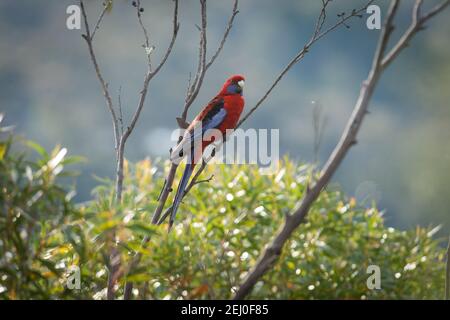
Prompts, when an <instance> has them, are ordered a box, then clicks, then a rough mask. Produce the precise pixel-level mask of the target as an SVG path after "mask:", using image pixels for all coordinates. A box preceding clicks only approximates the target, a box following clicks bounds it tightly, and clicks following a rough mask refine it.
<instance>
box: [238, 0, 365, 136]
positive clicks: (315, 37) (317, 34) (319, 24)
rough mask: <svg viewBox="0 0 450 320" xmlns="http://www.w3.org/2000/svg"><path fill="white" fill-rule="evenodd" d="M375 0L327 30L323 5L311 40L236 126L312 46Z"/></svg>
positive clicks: (251, 112)
mask: <svg viewBox="0 0 450 320" xmlns="http://www.w3.org/2000/svg"><path fill="white" fill-rule="evenodd" d="M373 1H374V0H370V1H368V2H367V3H366V4H365V5H364V6H363V7H361V8H359V9H357V10H353V11H352V12H351V13H350V14H348V15H347V16H343V17H341V19H340V20H339V21H338V22H336V23H335V24H334V25H333V26H331V27H329V28H328V29H326V30H325V31H322V32H321V30H322V27H323V24H324V21H325V18H326V13H325V10H324V9H325V8H326V7H322V10H321V11H320V14H319V16H318V18H317V22H316V27H315V28H314V32H313V35H312V37H311V38H310V40H309V41H308V42H307V43H306V44H305V45H304V46H303V48H302V49H301V50H300V51H299V52H297V54H296V55H295V56H294V57H293V58H292V59H291V61H290V62H289V63H288V64H287V65H286V66H285V67H284V68H283V70H282V71H281V72H280V74H279V75H278V76H277V77H276V78H275V80H274V82H273V83H272V84H271V86H270V87H269V89H268V90H267V91H266V92H265V93H264V95H263V96H262V97H261V98H260V99H259V100H258V101H257V102H256V104H255V106H253V107H252V108H251V109H250V110H249V111H248V112H247V114H246V115H245V116H244V117H242V119H241V120H240V121H239V123H238V124H237V126H236V128H238V127H240V126H241V125H242V124H243V123H244V122H245V121H246V120H247V119H248V118H249V117H250V116H251V115H252V114H253V112H255V111H256V110H257V109H258V108H259V106H260V105H261V104H262V103H263V102H264V101H265V100H266V99H267V97H268V96H269V95H270V94H271V93H272V91H273V89H275V87H276V86H277V85H278V83H279V82H280V81H281V79H283V77H284V76H285V75H286V73H288V71H289V70H290V69H291V68H292V67H293V66H294V65H295V64H297V62H299V61H300V60H302V59H303V58H304V56H305V55H306V54H307V53H308V52H309V50H310V48H311V47H312V46H313V45H314V44H315V43H316V42H317V41H319V40H320V39H322V38H323V37H324V36H326V35H327V34H329V33H331V32H332V31H334V30H335V29H336V28H338V27H340V26H341V25H344V24H345V22H346V21H347V20H349V19H351V18H353V17H359V16H360V13H361V12H363V11H364V10H366V8H367V7H368V6H369V5H370V4H371V3H372V2H373ZM328 2H329V1H326V2H325V3H324V6H326V5H328Z"/></svg>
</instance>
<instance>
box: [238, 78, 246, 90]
mask: <svg viewBox="0 0 450 320" xmlns="http://www.w3.org/2000/svg"><path fill="white" fill-rule="evenodd" d="M244 84H245V81H244V80H241V81H238V86H239V87H241V89H244Z"/></svg>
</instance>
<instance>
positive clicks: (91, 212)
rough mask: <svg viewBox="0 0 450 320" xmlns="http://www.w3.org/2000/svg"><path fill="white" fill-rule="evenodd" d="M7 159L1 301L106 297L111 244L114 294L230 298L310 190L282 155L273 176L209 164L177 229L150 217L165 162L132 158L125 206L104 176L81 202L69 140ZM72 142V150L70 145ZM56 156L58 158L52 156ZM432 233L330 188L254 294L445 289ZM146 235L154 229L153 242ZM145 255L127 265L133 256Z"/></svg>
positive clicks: (377, 294) (420, 293)
mask: <svg viewBox="0 0 450 320" xmlns="http://www.w3.org/2000/svg"><path fill="white" fill-rule="evenodd" d="M6 145H7V148H6V149H5V153H4V157H3V158H2V160H0V166H1V169H0V179H1V186H0V187H1V190H2V193H1V195H0V203H1V208H0V212H1V214H0V298H7V299H15V298H25V299H26V298H35V299H37V298H52V299H56V298H85V299H102V298H105V293H106V292H105V286H106V281H107V275H108V272H107V263H108V260H109V259H108V257H109V253H110V250H111V248H112V247H113V245H114V243H117V245H118V248H119V251H120V259H121V263H120V266H121V267H120V278H119V285H118V290H117V296H118V297H120V296H121V295H122V294H123V291H122V290H123V289H122V288H123V285H124V283H125V281H126V280H132V281H134V282H135V290H134V292H133V293H134V295H135V297H136V298H142V299H144V298H145V299H150V298H154V299H169V298H170V299H208V298H230V297H231V295H232V291H233V290H234V289H235V288H236V287H237V286H238V285H239V283H240V282H241V280H242V278H243V277H244V276H245V274H246V272H247V271H248V270H249V269H250V268H251V267H252V266H253V265H254V264H255V261H256V259H257V258H258V256H259V253H260V251H261V249H262V248H263V247H264V245H265V244H266V243H267V242H268V241H270V239H271V238H272V237H273V235H274V234H275V232H276V231H277V230H278V229H279V227H280V225H281V224H282V223H283V217H284V215H285V214H287V213H288V212H290V211H291V210H292V208H293V206H294V204H295V203H296V202H297V201H298V199H300V198H301V196H302V194H303V192H304V190H305V185H306V183H307V181H308V180H310V179H313V178H314V177H313V176H311V172H312V170H311V167H309V166H307V165H298V164H295V163H293V162H291V161H289V160H288V159H285V160H284V161H283V162H282V163H280V166H279V168H278V170H277V172H276V173H275V174H272V175H261V174H260V173H259V171H258V169H257V168H256V167H255V166H225V165H211V166H209V168H208V169H207V170H206V171H207V172H205V173H204V174H205V176H209V175H210V174H214V179H213V180H212V181H211V182H208V183H201V184H198V185H196V186H195V187H194V188H193V189H192V191H191V193H190V194H189V195H188V196H187V197H186V199H185V200H184V202H183V204H182V205H181V207H180V210H179V213H178V216H177V219H176V224H175V226H174V229H173V231H172V232H171V233H169V234H168V233H167V232H166V230H167V226H166V225H162V226H160V227H155V226H152V225H150V223H149V221H150V220H151V214H152V212H153V210H154V208H155V207H156V205H157V197H158V194H159V191H160V189H161V187H162V183H163V176H164V174H165V173H166V172H163V171H167V170H168V163H166V164H164V165H162V164H154V163H152V162H151V161H150V160H144V161H141V162H139V163H137V164H135V165H131V164H129V163H126V164H125V177H126V180H125V186H124V195H123V196H124V199H123V204H122V205H121V206H120V207H118V206H114V205H112V203H113V190H114V188H113V182H112V181H109V180H107V179H105V180H102V181H101V182H100V185H99V186H98V187H97V188H96V189H95V190H94V191H93V197H94V199H93V200H92V201H91V202H89V203H85V204H83V205H79V206H78V207H77V206H75V205H74V204H73V202H72V201H71V200H70V193H68V192H67V191H65V190H64V189H63V188H61V186H60V185H59V184H58V177H59V176H61V175H64V174H66V171H65V170H62V169H63V168H62V166H63V165H64V164H67V162H70V161H71V160H70V159H69V160H67V159H65V160H64V159H63V157H61V152H63V151H62V150H61V149H55V150H54V151H53V152H52V153H50V154H47V153H46V151H45V150H44V149H42V148H41V147H39V146H37V145H36V144H33V143H28V144H27V145H28V148H33V149H34V150H36V151H37V152H38V153H39V154H40V157H39V158H38V160H36V161H29V160H27V159H26V157H25V156H24V154H22V153H14V152H12V151H11V148H10V142H8V143H7V144H6ZM63 150H64V149H63ZM55 158H56V160H58V159H59V161H56V160H55ZM433 233H434V230H431V229H429V228H419V227H418V228H416V229H415V230H410V231H400V230H396V229H393V228H387V227H385V226H384V222H383V217H382V213H381V212H379V211H378V210H377V208H375V207H371V208H363V207H360V206H359V205H358V204H357V203H356V202H355V200H354V199H351V198H350V199H348V198H346V197H345V196H344V195H343V194H342V193H341V192H340V191H339V190H338V189H336V188H331V187H329V188H328V189H327V190H326V191H325V192H323V193H322V195H321V196H320V198H319V199H318V201H317V202H316V203H315V204H314V206H313V208H312V210H311V212H310V214H309V215H308V219H307V222H306V223H305V224H303V225H301V226H300V227H299V229H298V230H297V231H296V232H295V234H294V236H293V237H292V239H291V240H290V241H289V242H288V243H287V245H286V247H285V248H284V250H283V252H282V255H281V257H280V260H279V261H278V262H277V263H276V264H275V266H274V268H273V269H272V270H271V271H270V272H269V273H268V274H266V275H265V276H264V277H263V279H262V280H261V281H259V282H258V283H257V285H256V287H255V288H254V290H253V291H252V294H251V296H249V298H262V299H265V298H277V299H324V298H327V299H331V298H338V299H390V298H394V299H397V298H418V299H430V298H442V296H443V292H444V288H443V287H444V269H445V265H444V261H443V260H444V250H443V249H442V248H441V247H440V243H439V241H437V240H434V239H432V235H433ZM144 236H149V237H150V242H149V244H148V246H147V247H146V248H142V247H141V241H142V239H143V237H144ZM136 252H139V253H140V254H141V255H142V259H141V261H140V263H139V264H138V265H137V266H136V268H134V269H133V270H128V266H129V265H130V261H131V260H132V258H133V256H134V254H135V253H136ZM372 264H374V265H378V266H379V267H380V268H381V278H382V280H381V290H369V289H368V288H367V286H366V280H367V278H368V276H369V275H368V274H367V273H366V268H367V267H368V266H369V265H372ZM73 265H76V266H78V267H79V268H80V270H81V289H80V290H76V289H74V290H69V289H67V287H66V280H65V279H66V277H67V274H68V268H69V267H70V266H73Z"/></svg>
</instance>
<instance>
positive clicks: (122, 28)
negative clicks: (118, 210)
mask: <svg viewBox="0 0 450 320" xmlns="http://www.w3.org/2000/svg"><path fill="white" fill-rule="evenodd" d="M240 2H241V3H240V13H239V15H238V17H237V20H236V24H235V27H234V29H233V31H232V32H231V34H230V37H229V39H228V42H227V44H226V45H225V48H224V51H223V53H222V55H221V56H220V57H219V59H218V60H217V62H216V63H215V64H214V66H213V67H212V68H211V69H210V72H209V73H208V74H207V76H206V80H205V84H204V86H203V88H202V90H201V92H200V95H199V97H198V99H197V102H196V103H195V105H193V107H192V109H191V113H190V116H191V117H192V115H193V114H195V113H196V112H197V111H198V110H200V108H201V107H202V106H203V105H204V104H205V103H206V102H207V101H208V100H209V99H210V98H211V97H212V96H213V95H214V94H215V93H216V92H217V90H218V88H219V87H220V86H221V85H222V83H223V81H224V80H225V79H226V78H227V77H228V76H229V75H230V74H233V73H242V74H244V75H245V76H246V78H247V81H246V91H245V97H246V101H247V106H249V107H251V106H253V105H254V103H255V102H256V101H257V99H258V98H259V97H260V96H261V95H262V94H263V93H264V91H265V90H266V89H267V88H268V86H269V85H270V84H271V82H272V79H273V78H274V77H275V76H276V75H277V74H278V73H279V71H280V70H281V69H282V67H283V66H284V65H285V64H286V63H287V62H288V61H289V60H290V58H291V57H292V56H293V55H294V54H295V52H296V51H297V50H298V49H299V48H301V47H302V46H303V44H304V43H305V41H307V39H308V38H309V36H310V34H311V32H312V28H313V25H314V21H315V17H316V16H317V14H318V12H319V10H320V7H319V1H313V0H310V1H288V0H283V1H278V2H276V3H275V2H273V1H270V0H243V1H240ZM74 3H76V1H62V0H61V1H49V0H41V1H39V3H37V2H36V1H33V0H22V1H12V0H10V1H1V2H0V52H1V54H0V110H1V111H2V112H5V113H6V115H7V119H6V122H7V124H15V125H17V128H16V133H21V134H24V135H26V136H27V137H28V138H31V139H33V140H35V141H37V142H39V143H40V144H42V145H44V146H45V147H47V148H48V149H51V148H52V147H53V146H54V145H55V144H61V145H63V146H65V147H67V148H68V149H69V152H70V154H79V155H83V156H85V157H86V158H87V159H88V163H85V164H82V165H81V166H82V174H81V176H80V177H79V179H78V180H77V181H78V182H77V184H78V188H77V191H78V194H77V200H78V201H83V200H86V199H88V198H90V190H91V189H92V187H93V186H95V185H96V182H95V180H94V178H93V174H95V175H97V176H108V177H112V176H113V173H114V161H113V160H112V159H113V156H114V154H113V152H114V150H113V147H112V144H113V140H112V130H111V125H110V117H109V114H108V113H107V111H106V107H105V103H104V101H103V97H102V95H101V91H100V87H99V84H98V83H97V80H96V78H95V74H94V71H93V69H92V66H91V63H90V61H89V60H88V54H87V48H86V45H85V43H84V41H83V40H82V38H81V36H80V34H81V33H80V31H76V30H75V31H70V30H67V29H66V26H65V19H66V17H67V15H66V8H67V6H68V5H70V4H74ZM377 3H378V4H380V5H381V6H382V8H383V9H385V8H386V5H387V3H388V2H387V1H377ZM432 3H435V2H434V1H427V3H426V5H425V7H428V6H431V5H432ZM231 4H232V1H210V3H208V15H209V25H208V44H209V48H210V53H211V52H212V51H213V50H214V49H215V48H216V45H217V43H218V41H219V39H220V37H221V34H222V32H223V29H224V27H225V24H226V21H227V19H228V16H229V14H230V13H231ZM143 5H144V7H145V13H144V21H145V23H146V25H147V26H148V28H149V31H150V38H151V42H152V43H153V44H154V45H155V46H156V50H155V53H154V57H155V58H154V59H155V60H157V59H158V58H159V57H160V56H161V55H162V54H163V53H164V50H165V48H166V46H167V44H168V41H169V39H170V32H171V29H170V27H171V17H170V14H171V12H172V4H171V2H170V1H163V0H152V1H143ZM360 5H361V1H349V0H345V1H339V2H338V1H334V2H333V3H332V5H331V8H330V12H329V14H328V16H329V20H328V23H332V22H333V21H335V19H337V17H336V14H337V13H340V12H342V11H344V10H348V9H351V8H354V7H358V6H360ZM411 6H412V1H411V2H409V1H405V3H403V6H402V10H401V11H400V17H399V18H400V19H399V20H400V22H401V23H400V24H399V25H398V28H397V30H396V32H395V35H397V36H398V34H399V32H401V31H402V30H403V29H404V28H405V27H406V26H407V23H408V21H409V12H410V10H411ZM198 7H199V4H198V1H194V0H190V1H181V4H180V22H181V30H180V34H179V37H178V39H177V42H176V44H175V48H174V51H173V55H172V56H171V57H170V58H169V60H168V62H167V64H166V65H165V66H164V69H163V70H162V72H161V73H160V74H159V75H158V77H157V78H155V79H154V81H153V82H152V83H151V85H150V93H149V97H148V99H147V103H146V105H145V109H144V111H143V113H142V117H141V119H140V120H139V123H138V125H137V128H136V131H135V132H134V133H133V135H132V137H131V138H130V140H129V144H128V145H127V151H126V154H127V158H128V159H130V160H131V161H137V160H140V159H142V158H144V157H146V156H152V157H155V156H161V157H163V158H165V157H166V156H167V154H168V148H169V145H170V143H169V142H170V139H169V137H170V132H171V131H172V130H173V129H174V128H175V127H176V122H175V117H176V116H178V115H179V113H180V110H181V108H182V104H183V101H184V96H185V90H186V86H187V81H188V78H189V72H193V71H194V68H195V63H196V59H197V48H198V40H197V38H198V31H197V29H196V26H195V24H196V23H198V22H199V13H198V11H199V10H198ZM100 8H101V1H90V2H89V5H88V10H89V17H90V19H91V23H94V21H95V19H96V17H97V14H98V12H99V10H100ZM134 15H135V11H134V8H133V7H132V6H131V2H130V1H115V5H114V10H113V11H112V13H111V14H110V15H108V16H107V17H106V19H105V20H104V24H103V26H102V29H101V30H100V31H99V32H98V34H97V35H96V40H95V41H96V44H95V46H96V49H97V54H98V58H99V60H100V63H101V66H102V68H103V70H104V75H105V76H106V78H107V80H108V82H109V83H110V88H111V92H112V93H114V94H116V93H117V92H118V90H119V88H120V87H122V104H123V108H124V113H125V117H130V116H131V112H132V111H133V110H134V108H135V106H136V104H137V96H138V91H139V88H140V86H141V82H142V78H143V76H144V73H145V68H146V65H145V55H144V52H143V49H142V47H141V44H142V42H143V38H142V35H141V31H140V29H139V26H138V24H137V21H136V19H135V16H134ZM349 25H350V26H351V28H350V29H346V28H341V29H339V30H338V31H336V32H334V33H333V34H331V35H330V36H328V37H327V38H325V39H323V40H322V41H320V42H319V43H318V44H317V46H315V47H314V48H313V49H312V50H311V52H310V53H309V54H308V55H307V56H306V58H305V59H304V60H303V61H302V62H301V63H300V64H299V65H297V66H296V67H295V68H294V69H292V70H291V72H290V73H289V75H288V76H287V77H286V78H285V79H284V80H283V81H282V82H281V84H280V85H279V87H277V89H276V90H275V91H274V92H273V94H272V95H271V96H270V98H269V99H268V100H267V101H266V102H265V103H264V105H263V106H262V107H261V108H260V109H259V110H258V111H257V112H256V113H255V114H254V116H252V117H251V118H250V119H249V121H248V122H246V124H245V126H244V128H250V127H256V128H281V130H280V138H281V145H280V150H281V152H282V153H283V154H289V155H291V157H293V158H294V159H298V160H300V161H304V162H311V161H313V160H314V152H313V138H314V131H313V124H312V119H313V104H312V103H311V102H312V101H317V102H318V103H319V104H320V105H322V106H323V114H324V116H325V117H326V119H327V122H326V128H325V133H324V139H323V143H322V145H321V148H320V153H319V161H320V162H321V163H323V161H325V159H326V157H327V156H328V154H329V153H330V151H331V150H332V148H333V147H334V145H335V144H336V142H337V140H338V138H339V135H340V133H341V131H342V129H343V127H344V125H345V122H346V119H347V118H348V116H349V114H350V112H351V110H352V107H353V105H354V102H355V100H356V97H357V94H358V92H359V86H360V83H361V81H362V80H363V79H364V78H365V77H366V74H367V71H368V68H369V66H370V61H371V57H372V52H373V50H374V47H375V44H376V40H377V37H378V31H376V30H374V31H371V30H368V29H367V28H366V26H365V19H364V18H363V19H361V20H360V19H354V20H352V21H351V22H350V23H349ZM449 31H450V19H449V11H448V10H447V11H446V12H444V13H443V14H441V15H440V16H438V17H437V18H436V19H434V20H433V21H432V22H431V23H429V28H428V29H427V30H426V31H425V32H422V33H420V34H419V35H418V36H417V37H416V38H415V39H414V41H413V42H412V45H411V46H410V47H409V48H408V49H407V50H406V51H404V52H403V53H402V55H401V56H400V58H399V59H398V60H397V61H396V62H395V63H394V65H392V67H390V68H389V69H388V70H387V71H386V73H385V74H384V75H383V77H382V79H381V82H380V84H379V86H378V87H377V90H376V93H375V96H374V98H373V100H372V103H371V106H370V111H371V114H370V115H369V116H368V117H367V118H366V122H365V123H364V125H363V128H362V130H361V134H360V139H359V143H358V145H357V146H356V148H354V149H353V150H352V151H351V152H350V154H349V156H348V157H347V158H346V159H345V161H344V164H343V165H342V166H341V168H340V169H339V171H338V174H337V175H336V177H335V179H334V181H335V182H337V183H339V184H341V185H342V186H343V188H344V190H345V191H346V193H347V194H348V195H349V196H355V197H356V198H357V199H358V200H359V203H363V204H364V203H366V204H367V206H369V205H370V204H371V202H372V200H376V201H377V203H378V207H379V208H380V209H382V210H385V211H386V214H385V217H386V224H387V225H392V226H396V227H401V228H408V227H411V226H414V225H416V224H418V223H419V224H422V225H430V224H434V225H435V224H439V223H443V224H444V231H445V233H446V234H448V230H449V222H450V209H449V207H450V197H449V195H448V187H447V185H448V180H449V177H450V173H449V172H450V170H449V169H450V165H449V160H450V144H449V143H448V141H450V126H449V120H450V108H449V101H450V93H449V90H448V88H449V82H450V81H449V80H450V79H449V78H450V59H449V58H448V57H449V56H450V37H448V33H449ZM116 97H117V95H116Z"/></svg>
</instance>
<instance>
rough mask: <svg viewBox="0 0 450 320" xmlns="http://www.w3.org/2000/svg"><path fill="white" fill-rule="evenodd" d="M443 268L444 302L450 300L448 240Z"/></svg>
mask: <svg viewBox="0 0 450 320" xmlns="http://www.w3.org/2000/svg"><path fill="white" fill-rule="evenodd" d="M445 266H446V267H445V300H450V238H449V240H448V245H447V261H446V264H445Z"/></svg>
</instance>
